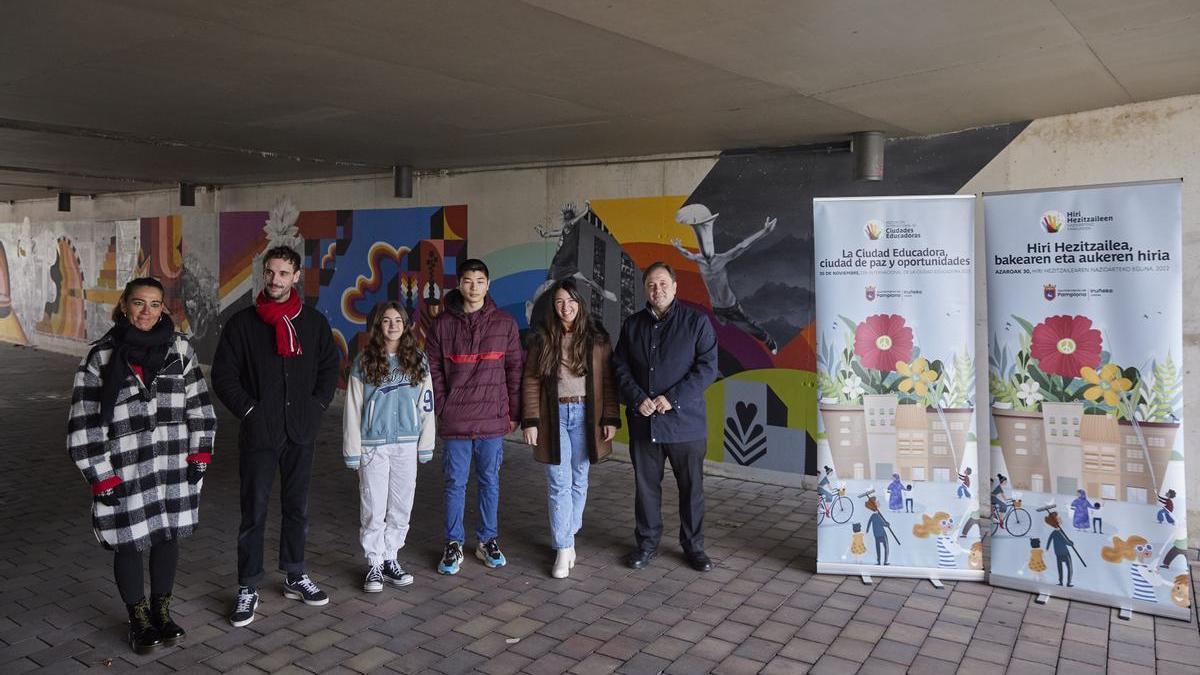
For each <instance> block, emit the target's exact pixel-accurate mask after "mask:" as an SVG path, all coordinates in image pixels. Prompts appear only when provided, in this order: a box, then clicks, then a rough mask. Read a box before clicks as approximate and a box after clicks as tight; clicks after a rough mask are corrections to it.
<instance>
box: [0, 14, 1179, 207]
mask: <svg viewBox="0 0 1200 675" xmlns="http://www.w3.org/2000/svg"><path fill="white" fill-rule="evenodd" d="M1197 35H1200V2H1198V1H1197V0H1006V1H1005V2H994V1H990V0H917V1H914V2H896V1H895V0H855V1H846V0H744V1H741V2H728V0H658V1H656V2H645V1H644V0H604V1H602V2H601V1H597V0H524V1H519V0H473V1H471V0H465V1H450V2H394V1H388V0H340V1H338V2H329V1H328V0H239V1H237V2H232V1H218V0H171V1H170V2H163V1H162V0H107V1H104V2H100V1H98V0H54V1H53V2H46V1H45V0H5V1H4V2H3V3H0V199H29V198H35V197H42V198H44V197H45V196H47V188H49V189H51V190H58V189H60V188H66V189H69V190H71V191H73V192H76V193H94V192H111V191H123V190H132V189H147V188H150V187H155V186H156V185H163V184H170V183H173V182H175V181H178V180H181V179H184V180H188V181H191V182H196V183H201V184H207V183H212V184H231V183H244V182H260V181H272V180H284V179H295V178H313V177H320V176H330V175H345V174H353V173H366V172H371V173H374V172H378V171H381V170H385V169H386V167H388V166H391V165H393V164H409V165H413V166H415V167H417V168H418V169H419V170H420V169H441V168H454V167H463V166H477V165H489V164H507V163H516V162H537V161H548V160H564V159H578V158H598V157H614V156H628V155H645V154H657V153H672V152H688V151H700V150H722V149H732V148H746V147H757V146H782V145H792V144H799V143H806V142H813V141H821V140H828V139H840V138H842V137H844V135H845V134H848V133H850V132H853V131H860V130H869V129H876V130H881V131H884V132H886V133H887V134H888V135H890V136H906V135H916V134H931V133H938V132H945V131H954V130H958V129H963V128H968V127H972V126H979V125H985V124H993V123H1000V122H1008V121H1016V120H1026V119H1033V118H1037V117H1045V116H1048V115H1056V114H1062V113H1070V112H1076V111H1080V110H1089V109H1094V108H1101V107H1105V106H1110V105H1117V104H1122V103H1130V102H1135V101H1144V100H1152V99H1158V98H1165V97H1169V96H1176V95H1182V94H1191V93H1197V92H1200V39H1197V37H1196V36H1197ZM262 151H266V152H267V155H266V156H264V154H263V152H262ZM271 153H277V154H279V155H286V156H288V158H280V157H276V156H272V155H271Z"/></svg>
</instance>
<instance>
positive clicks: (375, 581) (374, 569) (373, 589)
mask: <svg viewBox="0 0 1200 675" xmlns="http://www.w3.org/2000/svg"><path fill="white" fill-rule="evenodd" d="M363 590H364V591H366V592H367V593H379V592H380V591H382V590H383V563H379V564H378V565H371V566H370V567H369V568H367V578H365V579H363Z"/></svg>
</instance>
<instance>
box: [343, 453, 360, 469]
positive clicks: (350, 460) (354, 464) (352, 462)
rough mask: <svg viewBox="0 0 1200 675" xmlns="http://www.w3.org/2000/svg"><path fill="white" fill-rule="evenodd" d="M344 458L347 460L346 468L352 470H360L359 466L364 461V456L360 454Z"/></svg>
mask: <svg viewBox="0 0 1200 675" xmlns="http://www.w3.org/2000/svg"><path fill="white" fill-rule="evenodd" d="M343 459H345V460H346V468H347V469H350V470H351V471H358V467H359V466H360V465H361V462H362V458H361V457H360V456H358V455H355V456H353V457H344V458H343Z"/></svg>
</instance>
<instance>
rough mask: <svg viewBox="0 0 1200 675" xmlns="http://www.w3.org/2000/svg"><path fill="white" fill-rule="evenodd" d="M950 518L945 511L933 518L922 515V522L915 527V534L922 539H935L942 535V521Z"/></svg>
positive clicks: (925, 514) (934, 515)
mask: <svg viewBox="0 0 1200 675" xmlns="http://www.w3.org/2000/svg"><path fill="white" fill-rule="evenodd" d="M949 517H950V514H949V513H946V512H945V511H938V512H937V513H935V514H933V515H932V516H931V515H929V514H927V513H922V514H921V522H919V523H917V524H916V525H913V534H914V535H916V536H917V537H918V538H920V539H925V538H926V537H935V536H937V535H939V534H941V533H942V521H943V520H946V519H947V518H949Z"/></svg>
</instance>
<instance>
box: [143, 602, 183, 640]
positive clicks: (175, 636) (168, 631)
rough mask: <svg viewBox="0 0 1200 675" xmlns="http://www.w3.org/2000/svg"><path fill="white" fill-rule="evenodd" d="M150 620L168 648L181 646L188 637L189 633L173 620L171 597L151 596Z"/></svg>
mask: <svg viewBox="0 0 1200 675" xmlns="http://www.w3.org/2000/svg"><path fill="white" fill-rule="evenodd" d="M150 620H151V621H152V622H153V623H154V627H155V628H157V629H158V633H159V635H160V636H161V637H162V641H163V644H165V645H167V646H168V647H171V646H174V645H177V644H179V643H180V642H182V641H183V637H184V636H185V635H187V631H185V630H183V628H182V627H180V625H179V624H177V623H175V622H174V621H172V620H171V596H170V595H151V596H150Z"/></svg>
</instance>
